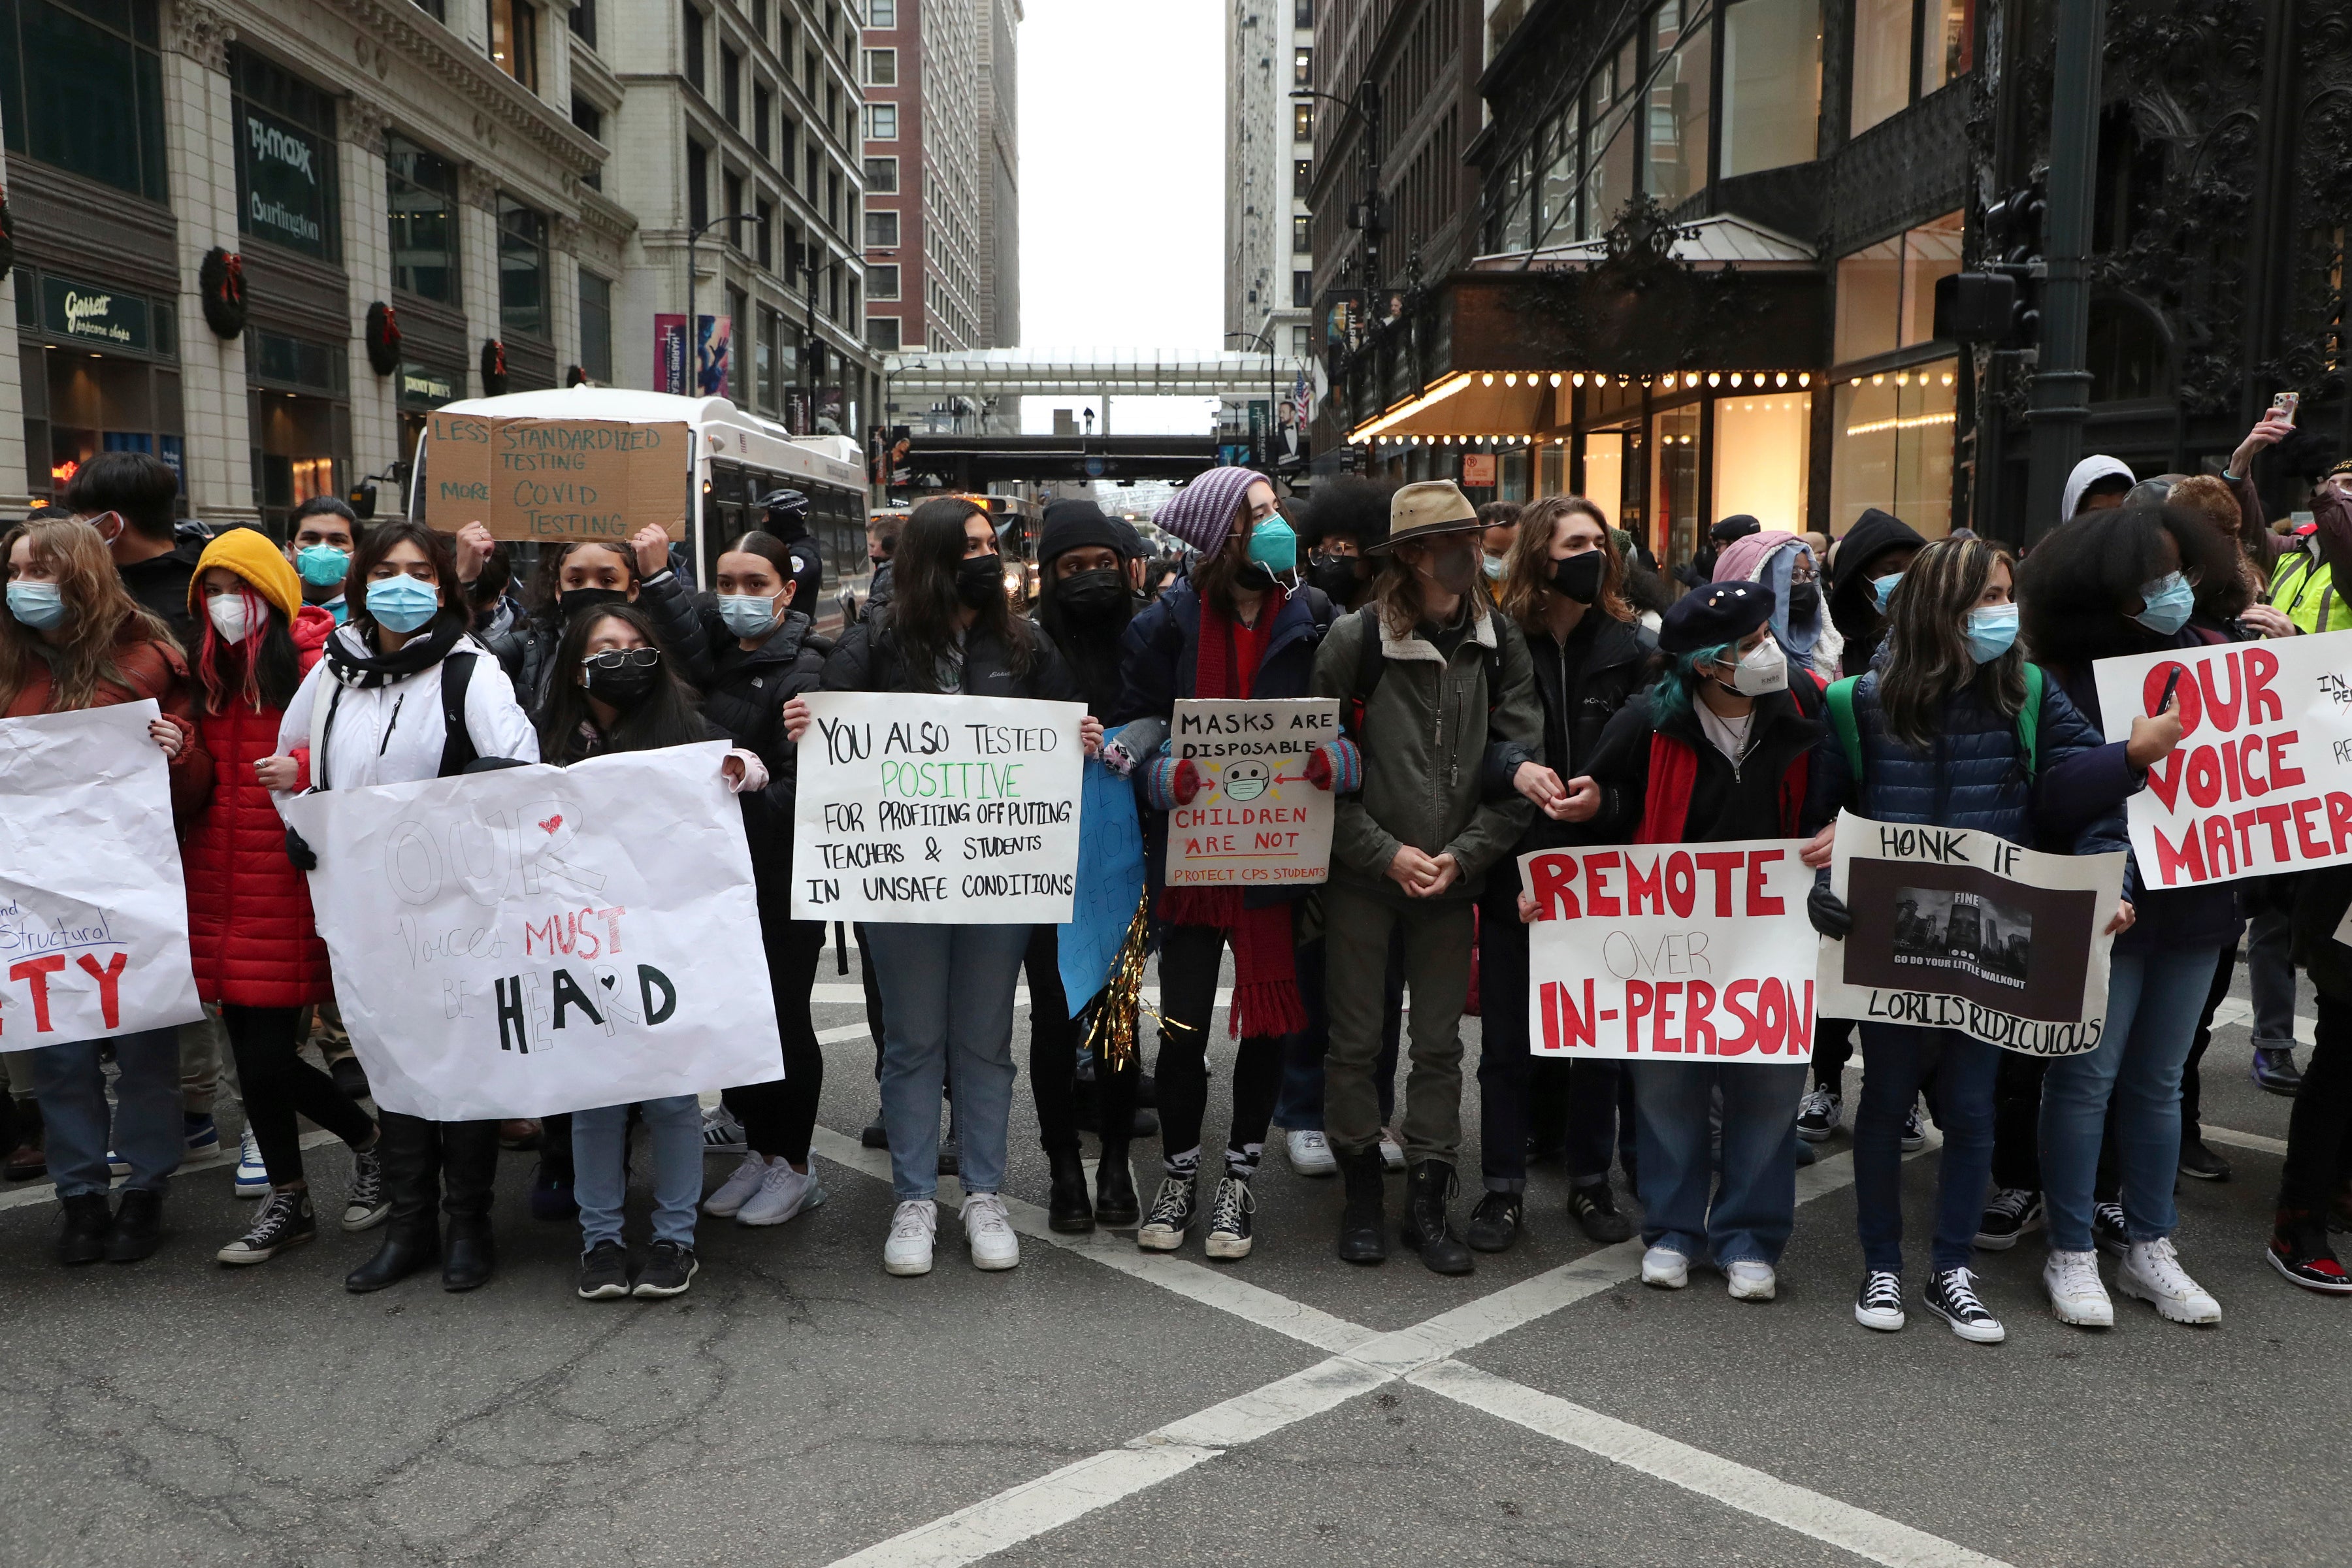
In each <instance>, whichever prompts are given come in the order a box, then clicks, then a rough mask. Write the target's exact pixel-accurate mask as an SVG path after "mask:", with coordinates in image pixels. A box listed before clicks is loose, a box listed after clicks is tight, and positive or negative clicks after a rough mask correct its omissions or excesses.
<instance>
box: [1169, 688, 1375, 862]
mask: <svg viewBox="0 0 2352 1568" xmlns="http://www.w3.org/2000/svg"><path fill="white" fill-rule="evenodd" d="M1338 739H1339V700H1338V699H1337V698H1330V697H1316V698H1299V699H1295V700H1294V699H1269V700H1265V701H1255V702H1214V701H1189V700H1188V701H1182V702H1179V703H1177V704H1176V711H1175V714H1174V716H1173V717H1172V719H1171V721H1170V724H1169V734H1168V744H1169V749H1170V752H1171V755H1173V756H1174V757H1175V758H1176V759H1177V760H1178V761H1179V762H1185V761H1189V762H1191V763H1192V764H1193V766H1195V767H1196V768H1198V769H1200V771H1201V793H1200V794H1198V795H1194V796H1193V797H1192V802H1191V803H1190V804H1189V805H1180V806H1178V807H1177V808H1176V809H1175V810H1173V811H1171V812H1170V813H1169V814H1168V885H1169V886H1170V887H1171V888H1181V887H1196V888H1197V887H1219V886H1224V885H1229V884H1230V885H1234V886H1244V885H1250V884H1256V885H1261V886H1265V885H1273V884H1278V883H1285V882H1320V881H1322V880H1324V879H1325V878H1327V877H1328V875H1329V874H1330V868H1331V792H1330V791H1329V790H1328V789H1319V788H1318V787H1317V786H1316V785H1315V784H1311V783H1309V782H1308V780H1307V761H1308V759H1310V758H1311V757H1313V756H1314V754H1315V748H1316V747H1318V746H1319V745H1321V744H1323V743H1324V742H1327V741H1336V740H1338Z"/></svg>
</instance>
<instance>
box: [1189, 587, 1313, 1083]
mask: <svg viewBox="0 0 2352 1568" xmlns="http://www.w3.org/2000/svg"><path fill="white" fill-rule="evenodd" d="M1283 597H1284V595H1283V591H1282V589H1281V588H1279V587H1276V589H1274V591H1273V592H1271V593H1269V594H1267V595H1266V596H1265V602H1264V603H1262V604H1261V605H1259V606H1258V620H1257V629H1258V630H1259V631H1260V632H1262V633H1264V632H1270V631H1271V630H1272V628H1273V626H1274V622H1275V619H1276V617H1277V616H1280V615H1281V614H1282V605H1283ZM1234 630H1235V628H1234V623H1233V620H1232V618H1231V617H1230V616H1224V615H1223V614H1221V613H1219V612H1218V610H1217V609H1216V608H1215V607H1214V606H1213V605H1211V604H1210V603H1209V601H1208V600H1207V599H1205V598H1204V599H1202V601H1201V640H1200V648H1199V652H1198V653H1197V655H1196V656H1195V658H1194V661H1193V666H1192V695H1193V696H1195V697H1202V698H1210V699H1232V698H1240V697H1245V696H1247V695H1248V691H1249V687H1250V685H1251V683H1252V679H1254V678H1255V674H1256V671H1255V670H1249V671H1241V670H1237V669H1236V668H1235V664H1236V660H1235V658H1234ZM1249 640H1250V641H1251V642H1252V643H1254V644H1255V643H1262V641H1263V640H1264V639H1263V637H1252V638H1250V639H1249ZM1160 919H1161V920H1163V921H1167V922H1168V923H1169V924H1171V925H1188V926H1215V927H1217V928H1218V929H1219V930H1221V931H1223V932H1224V933H1225V935H1226V937H1227V939H1228V940H1230V941H1231V942H1233V944H1234V1005H1233V1007H1232V1009H1231V1010H1230V1012H1229V1013H1228V1015H1227V1019H1226V1023H1227V1027H1228V1029H1229V1030H1230V1032H1232V1033H1233V1034H1235V1035H1240V1036H1243V1037H1247V1038H1250V1039H1259V1038H1263V1037H1268V1036H1273V1035H1288V1034H1295V1033H1297V1031H1298V1030H1300V1029H1304V1028H1305V1027H1307V1006H1306V1004H1304V1003H1303V1002H1301V1001H1300V1000H1299V999H1298V971H1297V953H1296V952H1295V950H1294V948H1293V947H1292V944H1291V935H1290V906H1289V905H1288V904H1286V903H1283V904H1268V905H1265V907H1264V908H1261V909H1249V908H1246V907H1244V904H1243V901H1242V890H1241V889H1239V888H1163V889H1160Z"/></svg>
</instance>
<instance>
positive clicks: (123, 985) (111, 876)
mask: <svg viewBox="0 0 2352 1568" xmlns="http://www.w3.org/2000/svg"><path fill="white" fill-rule="evenodd" d="M160 712H161V710H160V709H158V708H157V707H156V705H155V704H154V703H153V702H152V701H146V702H125V703H122V704H121V705H119V706H116V707H112V708H90V709H85V710H82V711H80V712H77V713H43V714H37V715H35V716H33V717H31V718H26V719H0V800H5V801H6V802H7V803H8V804H7V817H6V823H5V826H0V1050H8V1051H23V1050H30V1049H32V1048H34V1047H37V1046H62V1045H69V1044H71V1043H73V1042H74V1041H77V1040H94V1039H98V1038H100V1037H103V1036H108V1035H129V1034H135V1033H137V1032H138V1031H140V1030H142V1029H162V1028H168V1027H170V1026H173V1025H175V1024H191V1023H194V1022H195V1021H196V1020H197V1019H199V1018H201V1017H203V1016H205V1010H204V1005H203V1004H202V1003H200V1002H198V1001H197V1000H196V982H195V977H194V974H193V973H191V972H190V969H189V963H188V893H187V888H186V885H185V884H184V882H183V881H182V880H181V879H180V841H179V837H178V836H177V834H176V833H175V832H174V830H173V826H172V786H171V778H170V773H169V765H168V764H167V763H165V762H164V760H163V751H162V749H161V748H160V747H158V746H157V745H156V744H155V742H154V741H153V740H152V738H150V737H149V735H148V733H147V726H148V725H149V724H150V723H152V722H153V721H154V720H155V719H156V717H157V716H158V714H159V713H160Z"/></svg>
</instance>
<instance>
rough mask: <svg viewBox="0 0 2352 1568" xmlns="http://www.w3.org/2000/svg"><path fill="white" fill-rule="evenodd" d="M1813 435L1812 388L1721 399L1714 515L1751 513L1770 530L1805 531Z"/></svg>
mask: <svg viewBox="0 0 2352 1568" xmlns="http://www.w3.org/2000/svg"><path fill="white" fill-rule="evenodd" d="M1812 437H1813V395H1812V394H1811V393H1810V392H1798V393H1774V394H1772V395H1769V396H1756V397H1719V398H1717V399H1716V403H1715V510H1714V513H1713V515H1714V516H1716V517H1733V516H1737V515H1738V513H1740V512H1746V513H1747V514H1748V516H1750V517H1752V518H1755V519H1756V520H1757V521H1759V522H1761V523H1762V524H1763V525H1764V526H1765V527H1766V528H1778V529H1785V530H1786V531H1789V532H1790V533H1801V532H1803V531H1805V529H1806V528H1807V527H1808V526H1809V525H1808V524H1807V522H1806V521H1805V519H1806V511H1805V479H1806V476H1807V475H1808V474H1809V473H1811V470H1812V450H1813V440H1812Z"/></svg>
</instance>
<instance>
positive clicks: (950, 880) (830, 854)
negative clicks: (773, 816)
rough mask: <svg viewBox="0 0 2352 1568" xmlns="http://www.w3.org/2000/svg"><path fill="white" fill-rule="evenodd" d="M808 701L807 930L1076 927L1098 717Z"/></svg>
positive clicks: (799, 802)
mask: <svg viewBox="0 0 2352 1568" xmlns="http://www.w3.org/2000/svg"><path fill="white" fill-rule="evenodd" d="M804 700H805V701H806V702H807V703H808V707H809V713H810V717H811V723H810V725H809V728H808V732H807V733H806V734H805V735H803V737H802V738H801V743H800V751H799V756H798V764H797V765H798V781H797V785H796V788H795V791H794V806H793V919H794V920H811V921H886V922H898V923H905V924H911V925H1062V924H1065V923H1066V922H1067V921H1069V919H1070V917H1071V907H1072V902H1073V899H1074V895H1075V893H1076V888H1077V873H1078V816H1079V808H1080V798H1081V795H1083V793H1084V764H1085V761H1086V753H1085V751H1084V749H1083V747H1082V745H1081V742H1080V737H1079V734H1078V726H1079V725H1080V724H1081V723H1082V722H1083V721H1085V719H1086V716H1087V710H1086V706H1085V704H1083V703H1078V702H1037V701H1031V700H1025V699H1020V698H1010V697H927V696H915V695H908V694H907V693H905V692H887V693H886V692H866V691H824V692H812V693H810V694H809V696H808V697H807V698H806V699H804Z"/></svg>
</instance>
